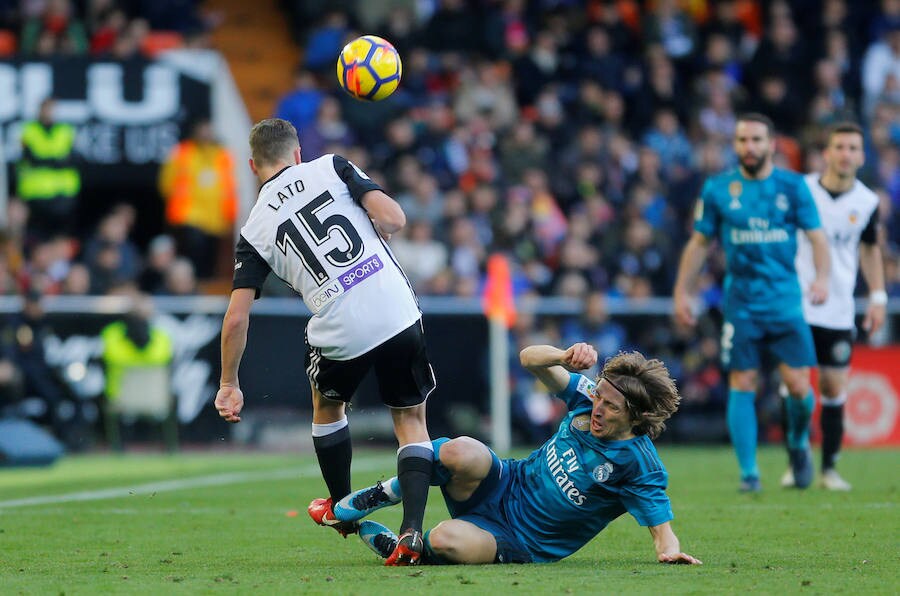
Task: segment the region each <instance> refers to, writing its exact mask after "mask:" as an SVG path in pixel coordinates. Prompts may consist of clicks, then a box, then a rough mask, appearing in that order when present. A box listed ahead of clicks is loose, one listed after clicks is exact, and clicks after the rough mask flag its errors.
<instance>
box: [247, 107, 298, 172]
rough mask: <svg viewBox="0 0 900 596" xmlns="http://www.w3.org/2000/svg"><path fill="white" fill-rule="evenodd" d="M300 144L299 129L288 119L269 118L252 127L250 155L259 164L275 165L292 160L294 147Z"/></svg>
mask: <svg viewBox="0 0 900 596" xmlns="http://www.w3.org/2000/svg"><path fill="white" fill-rule="evenodd" d="M299 146H300V140H299V139H298V138H297V129H296V128H294V125H293V124H291V123H290V122H288V121H287V120H282V119H281V118H268V119H266V120H260V121H259V122H257V123H256V124H254V125H253V128H251V129H250V157H252V158H253V161H254V162H255V163H257V164H259V165H267V166H271V165H275V164H277V163H278V162H280V161H288V162H290V161H291V154H292V153H293V152H294V149H296V148H297V147H299Z"/></svg>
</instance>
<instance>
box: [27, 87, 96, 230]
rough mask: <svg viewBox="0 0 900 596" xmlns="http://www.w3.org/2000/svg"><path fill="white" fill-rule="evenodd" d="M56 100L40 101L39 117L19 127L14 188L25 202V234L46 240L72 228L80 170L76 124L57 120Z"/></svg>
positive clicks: (79, 183) (49, 98)
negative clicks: (15, 185) (26, 215)
mask: <svg viewBox="0 0 900 596" xmlns="http://www.w3.org/2000/svg"><path fill="white" fill-rule="evenodd" d="M55 108H56V101H55V99H54V98H52V97H48V98H47V99H45V100H44V101H42V102H41V106H40V109H39V111H38V119H37V120H34V121H31V122H26V123H25V124H24V126H23V127H22V158H21V160H20V161H19V163H18V164H17V165H16V175H17V179H18V180H17V192H18V195H19V198H20V199H22V200H23V201H24V202H25V203H27V204H28V210H29V217H28V236H29V237H32V238H33V239H35V240H46V239H47V238H50V237H51V236H54V235H58V234H68V233H71V232H72V230H73V229H74V224H73V221H72V220H73V215H74V213H75V206H76V200H77V197H78V192H79V191H80V190H81V174H80V172H79V171H78V168H77V167H76V166H75V163H74V159H75V158H74V147H75V127H73V126H72V125H71V124H66V123H63V122H56V119H55V113H54V110H55Z"/></svg>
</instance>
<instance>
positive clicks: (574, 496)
mask: <svg viewBox="0 0 900 596" xmlns="http://www.w3.org/2000/svg"><path fill="white" fill-rule="evenodd" d="M546 457H547V468H548V469H549V470H550V474H552V475H553V480H555V481H556V485H557V486H558V487H559V490H561V491H562V493H563V494H564V495H565V496H566V498H567V499H569V500H570V501H572V502H573V503H574V504H576V505H578V506H579V507H580V506H581V505H584V501H585V500H586V499H587V495H583V494H581V491H580V490H578V488H577V487H576V486H575V483H574V482H573V481H572V480H570V479H569V474H571V473H572V472H575V471H576V470H580V469H581V466H579V465H578V458H576V457H575V450H574V449H566V450H565V451H563V452H562V453H557V450H556V441H553V442H552V443H550V445H548V446H547V455H546Z"/></svg>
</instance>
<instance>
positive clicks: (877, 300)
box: [859, 242, 887, 333]
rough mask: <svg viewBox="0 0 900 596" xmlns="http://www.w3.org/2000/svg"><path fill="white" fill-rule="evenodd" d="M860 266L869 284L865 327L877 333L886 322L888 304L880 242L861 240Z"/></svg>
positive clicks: (870, 331)
mask: <svg viewBox="0 0 900 596" xmlns="http://www.w3.org/2000/svg"><path fill="white" fill-rule="evenodd" d="M859 268H860V269H861V270H862V274H863V277H864V278H865V280H866V285H867V286H869V306H868V308H867V309H866V318H865V320H864V321H863V327H864V328H865V329H866V331H868V332H869V333H875V332H876V331H878V330H879V329H880V328H881V326H882V325H883V324H884V318H885V311H886V306H887V294H886V293H885V291H884V261H883V260H882V256H881V248H880V247H879V246H878V244H875V243H872V244H869V243H867V242H861V243H860V244H859Z"/></svg>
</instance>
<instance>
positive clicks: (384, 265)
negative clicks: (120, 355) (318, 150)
mask: <svg viewBox="0 0 900 596" xmlns="http://www.w3.org/2000/svg"><path fill="white" fill-rule="evenodd" d="M375 189H379V187H378V185H377V184H375V183H374V182H372V180H371V179H369V177H368V176H366V175H365V174H364V173H363V172H362V171H361V170H359V168H357V167H356V166H355V165H353V164H352V163H350V162H348V161H347V160H346V159H344V158H343V157H340V156H337V155H325V156H322V157H320V158H319V159H316V160H313V161H310V162H305V163H301V164H298V165H295V166H291V167H289V168H285V169H284V170H282V171H281V172H279V173H278V174H276V175H275V176H273V177H272V178H271V179H269V180H268V181H267V182H266V183H265V184H263V186H262V188H261V189H260V191H259V198H258V199H257V201H256V204H255V205H254V206H253V209H252V211H251V212H250V217H248V218H247V223H246V224H244V226H243V227H242V228H241V239H240V241H239V242H238V247H237V251H236V259H235V275H234V287H235V288H238V287H244V288H247V287H251V288H256V290H257V297H258V296H259V289H260V288H261V286H262V283H263V282H264V281H265V278H266V276H267V275H268V273H269V271H270V270H271V271H272V272H274V273H275V275H277V276H278V277H280V278H281V279H282V280H284V281H285V282H286V283H287V284H288V285H290V286H291V287H292V288H294V290H295V291H297V292H298V293H299V294H300V295H301V296H302V297H303V301H304V302H305V303H306V306H307V307H308V308H309V310H310V311H311V312H312V313H313V317H312V318H311V319H310V321H309V324H308V325H307V328H306V338H307V341H308V342H309V345H311V346H313V347H317V348H321V350H322V355H323V356H325V357H326V358H330V359H332V360H349V359H351V358H355V357H357V356H360V355H361V354H364V353H366V352H368V351H369V350H371V349H372V348H374V347H376V346H378V345H380V344H381V343H383V342H384V341H386V340H388V339H390V338H392V337H394V336H395V335H397V334H398V333H399V332H401V331H403V330H404V329H406V328H407V327H409V326H411V325H412V324H413V323H415V322H416V321H417V320H419V318H420V317H421V316H422V313H421V311H420V310H419V305H418V302H417V301H416V297H415V294H414V293H413V290H412V288H411V287H410V285H409V282H408V281H407V279H406V276H405V275H404V274H403V271H402V270H401V269H400V266H399V265H398V264H397V262H396V260H395V259H394V255H393V254H392V253H391V250H390V249H389V248H388V246H387V244H385V242H384V241H383V240H382V238H381V236H380V235H379V234H378V232H377V231H376V230H375V226H374V225H373V224H372V221H371V220H370V219H369V216H368V214H367V213H366V210H365V209H364V208H363V207H362V205H361V204H360V200H361V198H362V195H363V194H365V193H366V192H368V191H370V190H375Z"/></svg>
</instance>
